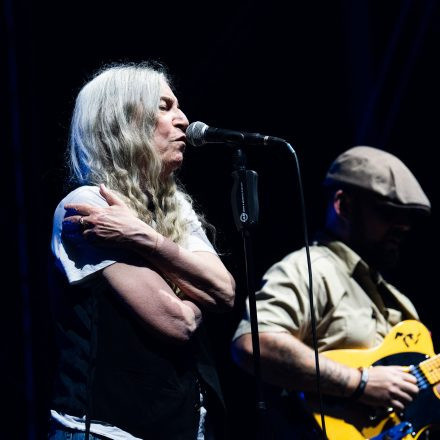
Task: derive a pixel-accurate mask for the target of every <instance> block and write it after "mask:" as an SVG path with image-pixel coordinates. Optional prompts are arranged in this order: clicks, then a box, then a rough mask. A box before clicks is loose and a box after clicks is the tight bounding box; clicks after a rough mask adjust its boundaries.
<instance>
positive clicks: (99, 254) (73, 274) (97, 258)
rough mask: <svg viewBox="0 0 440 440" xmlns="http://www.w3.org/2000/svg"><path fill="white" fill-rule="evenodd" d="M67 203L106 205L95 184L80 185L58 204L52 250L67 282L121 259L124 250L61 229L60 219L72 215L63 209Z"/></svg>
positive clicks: (75, 280)
mask: <svg viewBox="0 0 440 440" xmlns="http://www.w3.org/2000/svg"><path fill="white" fill-rule="evenodd" d="M68 203H87V204H89V205H94V206H108V203H107V202H106V200H105V199H104V198H103V197H102V196H101V195H100V194H99V188H98V187H95V186H81V187H79V188H77V189H75V190H74V191H72V192H71V193H69V194H68V195H67V196H66V197H65V198H64V199H63V200H62V201H61V202H60V203H59V204H58V206H57V208H56V210H55V214H54V220H53V230H52V241H51V248H52V253H53V254H54V256H55V259H56V264H57V266H58V267H59V268H60V269H61V270H62V271H63V272H64V273H65V275H66V277H67V279H68V281H69V283H71V284H73V283H77V282H80V281H82V280H84V279H85V278H86V277H89V276H90V275H92V274H94V273H96V272H98V271H100V270H102V269H104V268H105V267H107V266H109V265H111V264H113V263H115V262H116V261H121V258H122V257H123V256H124V255H125V253H124V252H123V251H121V250H119V249H116V248H107V247H99V246H96V245H94V244H93V243H90V242H89V241H87V240H85V239H84V237H83V236H82V235H81V234H79V233H76V234H66V233H65V231H64V232H63V220H64V218H65V217H68V216H70V215H74V213H72V212H68V211H66V209H65V208H64V206H65V205H66V204H68Z"/></svg>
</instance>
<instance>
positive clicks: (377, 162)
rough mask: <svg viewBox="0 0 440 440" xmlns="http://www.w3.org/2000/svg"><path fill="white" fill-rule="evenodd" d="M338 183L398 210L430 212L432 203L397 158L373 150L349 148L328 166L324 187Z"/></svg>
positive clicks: (359, 147) (381, 151)
mask: <svg viewBox="0 0 440 440" xmlns="http://www.w3.org/2000/svg"><path fill="white" fill-rule="evenodd" d="M338 184H343V185H350V186H355V187H358V188H363V189H365V190H367V191H371V192H373V193H375V194H376V195H378V196H379V197H380V198H381V199H383V200H384V201H386V202H387V203H388V204H390V205H393V206H396V207H399V208H410V209H414V210H419V211H424V212H427V213H429V212H430V211H431V203H430V201H429V199H428V197H426V194H425V193H424V192H423V190H422V187H421V186H420V184H419V182H418V181H417V179H416V178H415V177H414V175H413V173H412V172H411V171H410V170H409V169H408V167H407V166H406V165H405V164H404V163H403V162H402V161H401V160H400V159H398V158H397V157H396V156H393V155H392V154H390V153H387V152H386V151H383V150H379V149H377V148H373V147H365V146H358V147H353V148H350V149H349V150H347V151H345V152H344V153H342V154H341V155H339V156H338V157H337V158H336V159H335V161H334V162H333V163H332V164H331V166H330V168H329V170H328V172H327V175H326V177H325V180H324V185H325V186H332V187H333V186H335V185H336V186H337V185H338Z"/></svg>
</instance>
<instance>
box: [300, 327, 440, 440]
mask: <svg viewBox="0 0 440 440" xmlns="http://www.w3.org/2000/svg"><path fill="white" fill-rule="evenodd" d="M322 354H323V355H324V356H326V357H328V358H330V359H333V360H335V361H337V362H340V363H342V364H345V365H347V366H350V367H354V368H358V367H368V366H377V365H402V366H407V371H408V372H409V373H411V374H413V375H414V376H415V377H416V378H417V385H418V387H419V394H418V395H417V397H416V398H415V399H414V400H413V402H411V403H410V404H409V405H408V406H407V407H406V408H405V410H404V411H403V412H402V413H396V412H393V411H392V410H391V409H390V410H389V411H385V410H383V411H379V410H375V409H372V408H370V407H367V406H365V405H363V404H361V403H354V402H350V403H348V404H347V402H346V401H345V402H342V399H337V398H331V397H330V398H326V400H325V401H324V413H325V424H326V432H327V436H328V439H329V440H365V439H370V440H410V439H411V440H413V439H421V438H422V434H423V433H426V432H427V431H428V430H430V429H432V428H434V429H435V428H437V427H439V428H440V354H437V355H435V353H434V347H433V344H432V339H431V336H430V333H429V331H428V329H427V328H426V327H425V326H424V325H423V324H421V323H420V322H419V321H415V320H407V321H402V322H401V323H399V324H397V325H396V326H394V327H393V328H392V329H391V331H390V332H389V333H388V335H387V336H386V337H385V339H384V341H383V342H382V344H381V345H379V346H378V347H375V348H372V349H367V350H354V349H353V350H352V349H348V350H347V349H345V350H331V351H327V352H323V353H322ZM306 401H307V399H306ZM313 411H316V406H315V409H312V412H313ZM313 416H314V418H315V419H316V421H317V423H318V425H319V426H320V427H322V426H321V415H320V414H319V413H317V412H314V414H313ZM437 435H438V436H435V437H430V438H436V439H437V438H440V432H439V433H438V434H437Z"/></svg>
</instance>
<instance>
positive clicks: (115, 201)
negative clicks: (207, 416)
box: [99, 183, 126, 206]
mask: <svg viewBox="0 0 440 440" xmlns="http://www.w3.org/2000/svg"><path fill="white" fill-rule="evenodd" d="M99 193H100V194H101V195H102V197H104V199H105V200H106V201H107V203H108V204H109V205H110V206H113V205H119V206H126V205H125V203H124V202H123V200H122V199H121V198H119V197H118V196H117V195H116V194H115V193H114V192H113V191H111V190H110V189H108V188H107V187H106V186H105V185H104V184H103V183H101V185H99Z"/></svg>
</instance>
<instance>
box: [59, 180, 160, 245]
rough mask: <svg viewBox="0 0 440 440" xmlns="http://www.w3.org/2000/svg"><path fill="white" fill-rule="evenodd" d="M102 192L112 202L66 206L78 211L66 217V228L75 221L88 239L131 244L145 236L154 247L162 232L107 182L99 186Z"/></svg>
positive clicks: (147, 242)
mask: <svg viewBox="0 0 440 440" xmlns="http://www.w3.org/2000/svg"><path fill="white" fill-rule="evenodd" d="M99 192H100V194H101V195H102V196H103V197H104V198H105V200H106V201H107V203H108V204H109V206H107V207H101V206H92V205H88V204H83V203H73V204H68V205H66V206H65V209H69V210H74V211H75V212H76V214H75V215H72V216H69V217H66V218H65V219H64V221H63V229H65V228H68V229H70V230H72V225H74V226H76V228H75V229H76V230H77V231H81V232H82V235H83V236H84V237H86V238H87V239H92V240H97V241H99V242H101V244H109V245H118V244H119V245H122V246H124V245H130V244H132V243H134V242H136V240H139V238H140V236H142V241H143V243H144V245H145V244H147V245H148V244H150V245H151V249H154V246H155V244H156V242H157V235H158V233H157V232H156V231H155V230H154V229H153V228H152V227H151V226H149V225H147V224H146V223H145V222H143V221H142V220H140V219H139V218H138V217H137V216H136V213H135V212H134V211H133V210H132V209H130V208H129V207H128V206H127V205H126V204H125V203H124V202H123V200H122V199H121V198H119V197H118V196H117V195H116V194H115V193H114V192H113V191H110V190H109V189H107V188H106V187H105V186H104V185H103V184H101V185H100V186H99ZM145 238H147V241H145Z"/></svg>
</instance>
